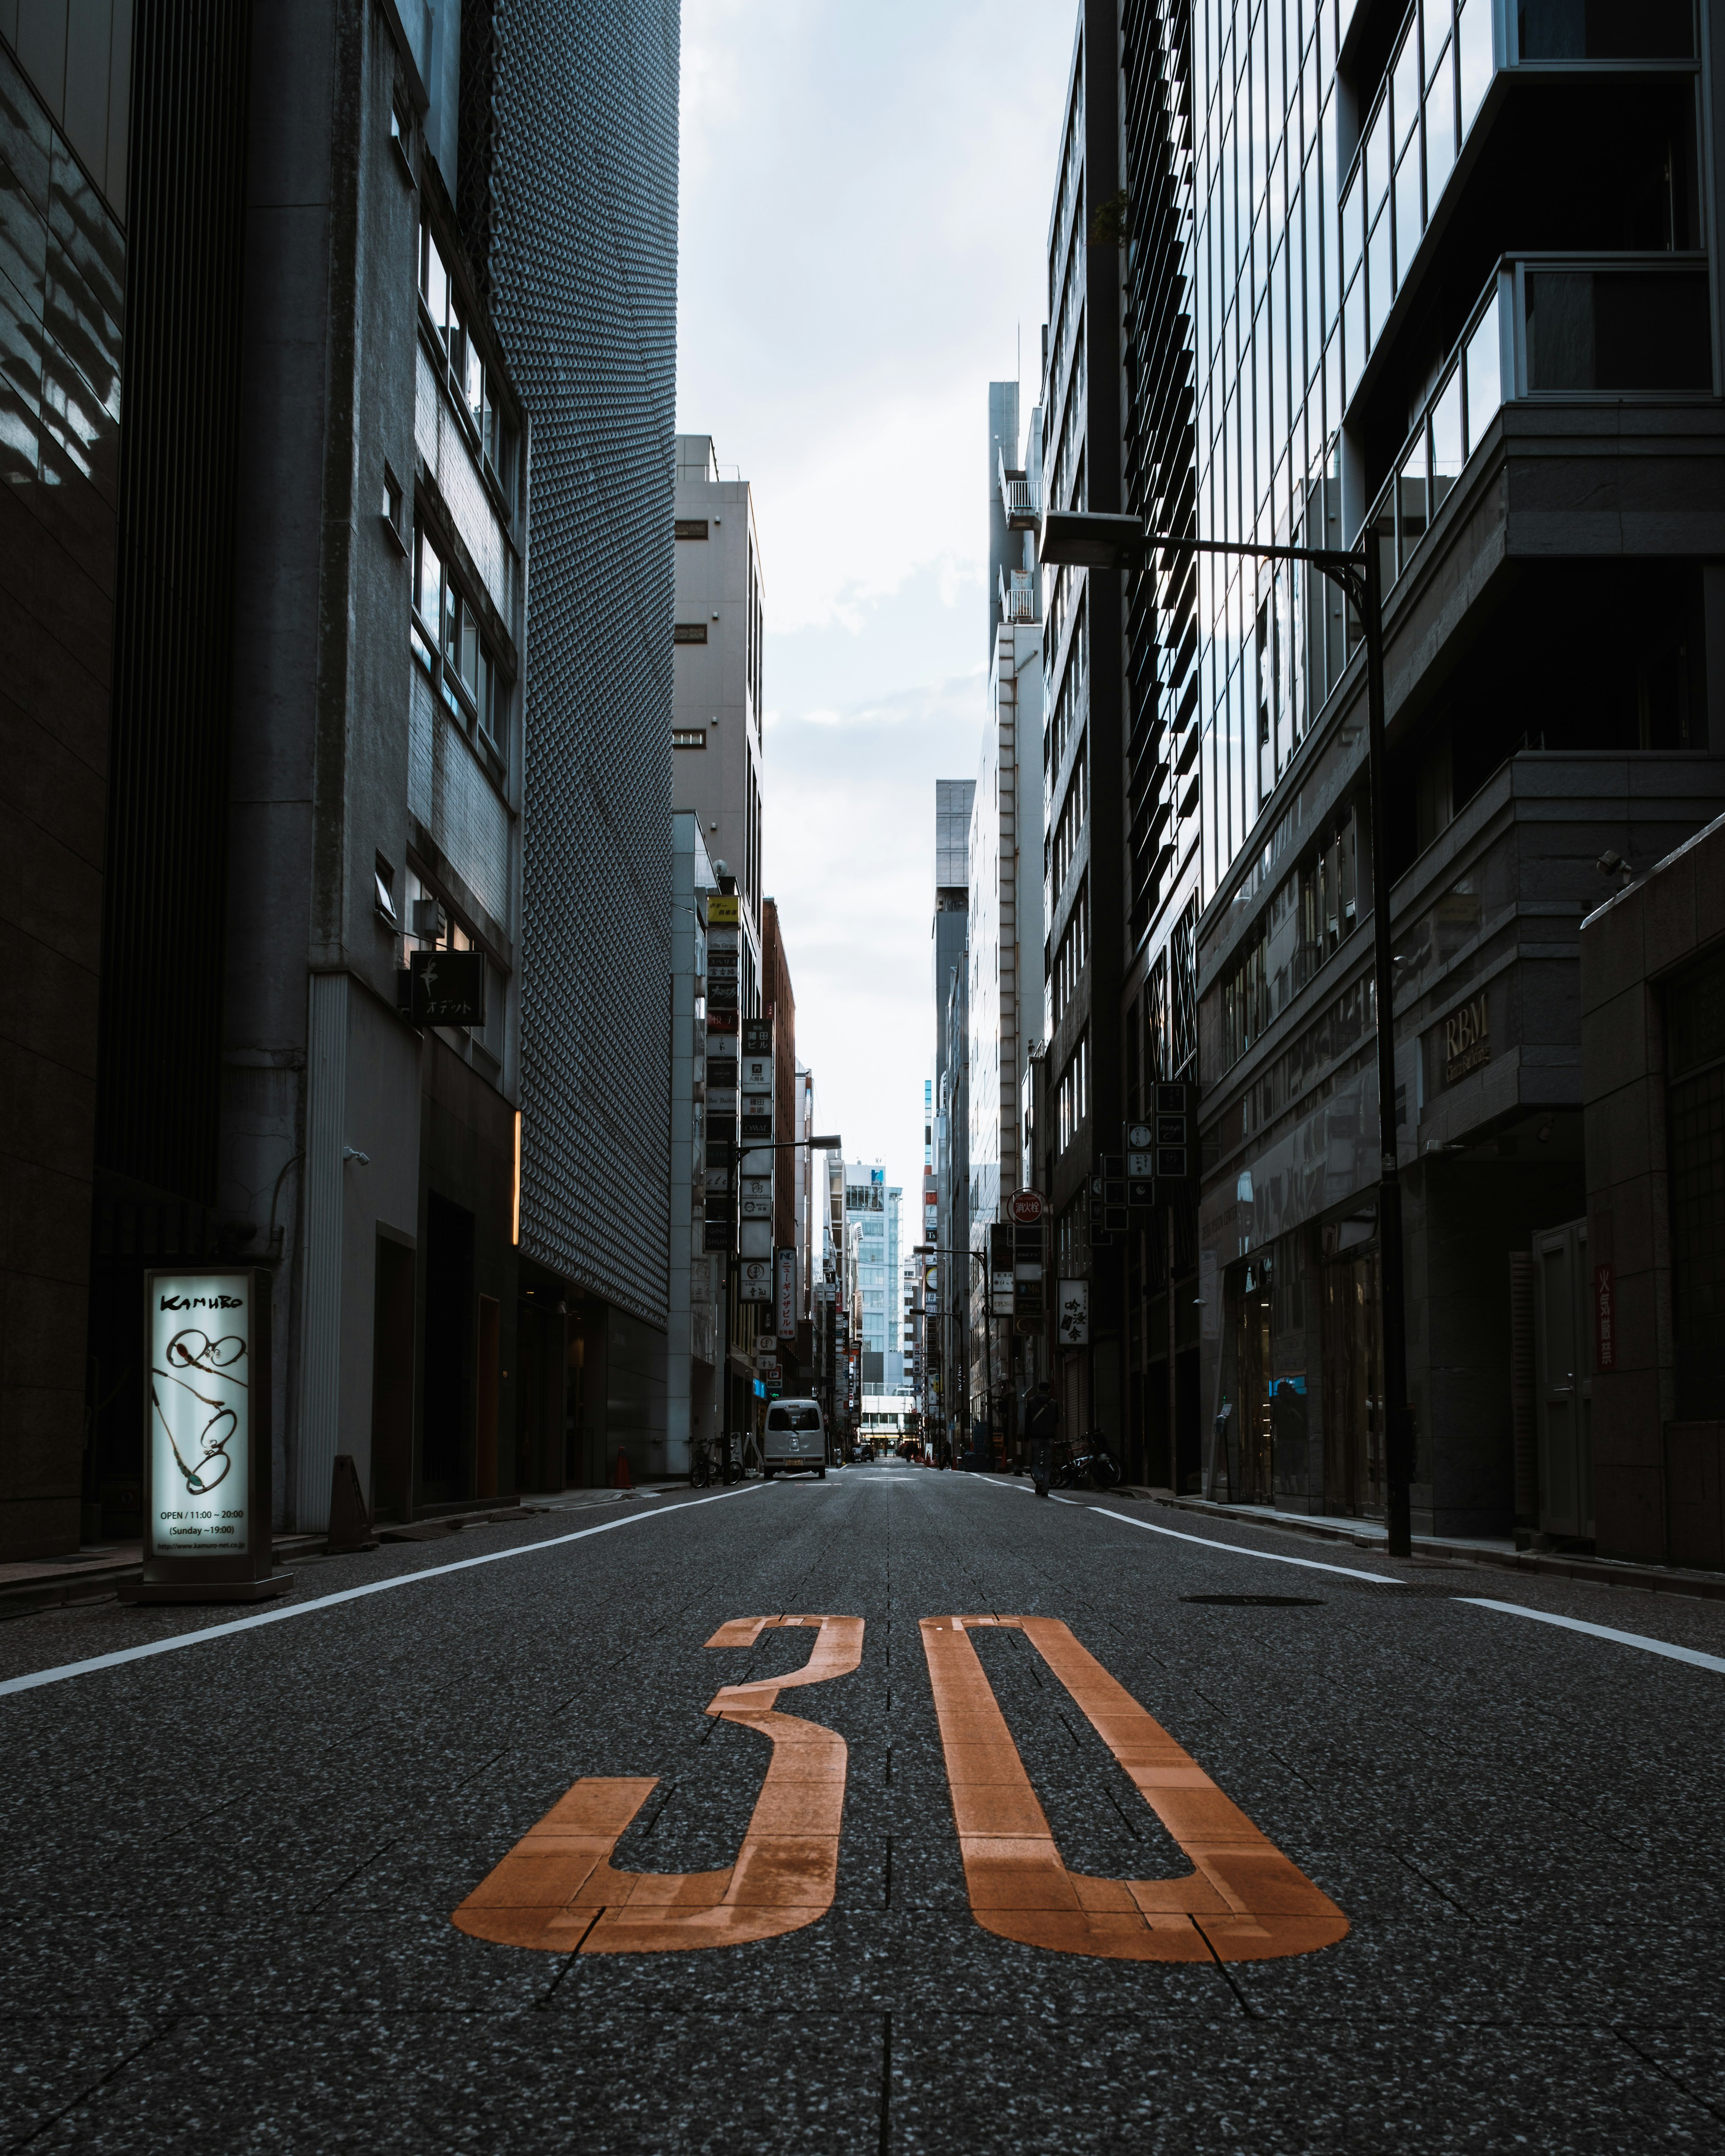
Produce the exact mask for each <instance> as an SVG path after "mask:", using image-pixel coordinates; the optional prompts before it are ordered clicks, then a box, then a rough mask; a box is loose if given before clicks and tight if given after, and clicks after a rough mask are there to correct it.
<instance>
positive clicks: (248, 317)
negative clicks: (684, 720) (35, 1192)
mask: <svg viewBox="0 0 1725 2156" xmlns="http://www.w3.org/2000/svg"><path fill="white" fill-rule="evenodd" d="M410 13H411V20H410V21H409V22H408V23H405V24H404V23H403V18H402V16H401V14H400V13H398V11H397V10H396V9H395V8H393V6H388V5H383V4H381V3H377V4H369V5H367V6H363V7H362V8H359V9H358V10H357V12H356V13H355V14H354V16H353V19H352V24H351V25H349V24H346V23H345V22H344V23H343V24H337V23H335V22H333V20H332V21H331V22H330V23H324V24H322V25H321V27H319V26H314V27H313V28H311V29H309V30H308V28H306V25H305V23H302V22H301V21H300V19H299V18H297V17H296V18H293V19H292V21H288V20H286V19H283V20H280V21H278V20H277V19H276V18H275V17H273V16H269V15H268V14H267V13H266V14H255V15H246V16H244V17H243V18H242V23H243V28H238V29H236V28H234V27H233V26H232V25H227V24H226V18H223V34H222V35H221V36H217V35H216V34H215V33H214V32H213V30H212V29H211V28H210V26H209V25H208V24H205V23H203V22H202V19H201V18H200V16H199V15H198V12H197V11H195V10H194V11H192V12H191V13H187V11H183V10H182V11H179V12H178V13H176V11H173V10H170V9H156V8H151V9H146V10H141V11H140V13H139V15H138V18H137V20H138V24H139V38H138V41H137V46H136V55H135V65H134V70H133V74H134V81H133V125H132V127H131V138H132V141H133V143H134V146H135V147H136V146H141V144H142V143H143V142H144V141H145V140H146V138H147V139H149V140H151V141H158V138H159V145H160V146H158V148H157V150H156V151H153V152H152V154H151V156H150V157H148V158H146V157H142V156H141V155H136V156H135V157H134V159H133V165H132V169H133V171H134V172H135V173H136V175H137V181H136V185H135V186H134V188H133V193H134V197H135V208H136V209H137V211H138V215H139V219H140V223H139V226H138V230H139V232H140V233H142V232H144V231H145V229H146V225H145V223H144V221H143V220H144V219H145V217H146V209H145V205H146V203H147V205H148V209H147V216H148V218H151V219H153V220H154V223H153V224H151V225H150V226H149V229H150V230H151V231H153V232H154V233H155V234H156V235H157V236H156V238H155V239H153V240H151V243H150V246H149V250H148V252H147V254H143V253H141V254H140V255H139V257H138V259H139V260H140V261H143V260H145V259H148V261H149V262H150V264H151V273H150V275H148V276H145V275H137V276H135V277H132V278H131V279H130V280H128V299H127V333H126V349H127V352H128V353H129V354H130V355H131V357H130V358H129V361H128V365H129V366H131V368H132V370H133V373H134V376H135V388H136V393H135V394H134V393H133V392H132V390H131V389H130V388H129V389H128V393H127V395H126V399H125V403H124V414H123V418H122V420H121V442H120V452H121V454H120V483H119V512H118V521H119V529H120V542H119V549H118V567H117V584H116V589H117V591H118V593H119V595H120V596H119V599H118V603H117V605H118V620H119V623H120V627H119V629H118V630H117V631H116V669H115V674H114V684H113V697H112V707H111V709H112V729H113V741H112V749H111V758H112V767H113V771H114V774H115V784H114V788H113V792H112V795H111V797H110V803H109V811H108V815H107V819H106V833H105V864H104V868H105V887H106V897H105V910H106V928H105V944H104V956H103V962H102V991H101V995H102V1019H101V1034H100V1041H101V1045H100V1056H99V1065H98V1070H97V1073H96V1096H97V1104H98V1106H97V1127H98V1138H97V1144H96V1149H95V1206H94V1220H93V1228H92V1234H91V1291H90V1347H89V1353H90V1364H89V1367H90V1369H91V1370H92V1372H94V1371H95V1369H96V1368H97V1367H98V1366H100V1371H101V1373H102V1374H101V1375H100V1380H99V1382H95V1383H94V1384H93V1387H92V1391H91V1396H90V1441H89V1444H88V1445H87V1447H86V1448H85V1455H84V1456H85V1491H84V1494H85V1505H86V1512H85V1524H86V1526H88V1527H90V1528H91V1529H92V1530H95V1531H100V1532H103V1533H105V1534H106V1535H109V1536H113V1535H116V1534H120V1533H122V1532H135V1531H136V1524H137V1519H138V1510H139V1506H140V1502H141V1491H140V1481H139V1477H140V1458H141V1445H140V1441H139V1440H140V1436H141V1431H142V1430H143V1427H144V1423H143V1413H144V1406H145V1398H146V1379H145V1372H144V1369H143V1367H142V1364H141V1360H140V1358H139V1356H138V1353H137V1341H138V1326H137V1312H138V1307H139V1299H140V1295H141V1275H142V1272H143V1270H144V1269H145V1268H146V1267H147V1266H149V1265H155V1264H162V1263H173V1264H185V1263H188V1262H197V1263H199V1264H201V1265H209V1264H212V1263H220V1264H224V1265H245V1266H255V1267H258V1268H259V1269H261V1270H263V1271H264V1273H265V1274H266V1275H267V1276H268V1277H269V1279H270V1282H271V1293H272V1300H273V1306H274V1307H273V1312H272V1316H273V1326H272V1331H273V1341H274V1359H273V1369H272V1376H273V1397H272V1401H271V1409H272V1426H273V1430H274V1432H275V1476H274V1483H275V1487H274V1502H275V1525H276V1526H277V1527H300V1528H312V1529H315V1528H316V1527H320V1526H321V1525H322V1524H323V1522H325V1520H326V1517H327V1507H328V1505H329V1501H330V1493H331V1470H332V1463H333V1460H334V1459H335V1457H336V1455H337V1454H340V1453H345V1454H347V1455H351V1456H352V1459H353V1460H354V1461H355V1464H356V1466H357V1471H358V1473H359V1476H360V1481H361V1486H362V1492H363V1494H364V1495H365V1496H366V1497H367V1500H368V1501H369V1502H370V1503H371V1504H372V1507H374V1509H375V1510H376V1512H377V1513H378V1514H379V1515H381V1516H384V1517H388V1516H392V1515H393V1516H394V1517H413V1516H414V1515H417V1514H418V1513H421V1512H435V1511H437V1510H439V1509H440V1508H442V1509H453V1508H455V1507H459V1506H461V1505H463V1504H466V1503H470V1502H471V1501H475V1499H477V1500H485V1499H487V1498H490V1497H491V1496H501V1495H504V1494H506V1493H508V1492H510V1491H517V1490H520V1489H522V1488H526V1487H545V1486H552V1487H561V1486H563V1484H564V1483H565V1482H566V1481H595V1480H599V1479H603V1477H604V1476H606V1475H607V1474H608V1471H609V1467H610V1463H611V1461H612V1460H614V1456H615V1454H616V1452H617V1450H619V1449H624V1450H627V1451H628V1452H629V1455H630V1456H631V1457H632V1458H633V1459H634V1460H635V1462H636V1466H637V1471H638V1472H640V1471H644V1470H645V1468H646V1466H647V1464H648V1460H649V1448H650V1446H651V1445H653V1444H654V1443H655V1442H658V1443H660V1444H661V1445H662V1441H663V1431H664V1418H665V1334H664V1327H665V1317H666V1282H667V1255H668V1218H667V1192H668V1188H669V1143H670V1077H669V1053H670V1039H669V1031H668V1028H667V1025H666V1022H665V1019H666V1012H667V1009H668V1007H669V996H668V993H667V994H663V995H660V996H646V995H643V994H642V993H639V983H641V982H642V981H643V980H651V979H657V980H659V981H660V982H662V983H665V984H666V987H667V988H668V984H669V979H670V922H671V913H670V875H671V859H672V855H671V844H670V836H671V834H670V764H671V758H670V745H669V741H668V735H669V731H670V716H671V701H670V684H671V669H672V653H671V648H670V624H671V613H672V608H671V581H672V580H671V567H672V545H673V542H672V539H671V534H670V526H671V514H670V512H671V502H670V492H671V485H670V462H671V441H672V428H671V415H670V373H671V368H670V356H671V348H672V346H671V339H672V311H671V295H672V264H673V261H674V251H675V207H676V163H675V160H676V72H677V46H676V30H675V13H674V11H667V10H665V9H660V8H648V9H634V10H629V11H624V10H622V9H613V10H610V11H608V12H606V13H605V14H604V16H603V21H602V22H600V23H598V24H597V25H589V28H590V29H591V30H592V31H593V34H591V35H589V36H588V37H587V38H585V39H584V40H583V44H582V45H581V47H580V49H577V46H576V43H575V40H574V39H573V38H572V37H570V36H568V35H567V34H565V33H566V32H567V23H566V22H565V21H564V19H563V14H562V10H560V9H557V8H550V7H545V8H535V9H530V10H527V11H524V12H512V13H510V14H509V15H508V16H507V17H506V18H500V19H499V21H498V23H496V24H495V26H494V27H495V34H494V35H487V34H482V30H483V28H484V25H483V23H482V21H481V18H480V13H479V12H478V11H477V10H476V9H474V8H468V9H467V10H465V13H464V11H463V9H462V8H461V7H460V6H459V4H457V0H434V4H432V5H429V6H426V7H423V8H418V9H417V10H414V11H410ZM212 20H213V18H212ZM3 27H4V26H3V23H0V29H3ZM78 43H79V40H78V38H77V37H76V36H75V35H74V37H73V38H72V40H71V44H73V45H76V44H78ZM338 81H339V82H340V83H341V85H343V88H344V90H345V91H346V92H347V93H349V94H347V95H336V91H335V89H334V87H333V85H336V83H337V82H338ZM146 110H148V111H149V112H150V113H151V114H154V115H158V116H157V119H156V120H154V121H152V123H151V126H150V127H146V128H141V127H140V126H139V125H138V120H139V115H141V114H143V113H145V112H146ZM577 141H580V142H582V143H585V144H588V145H589V146H603V145H609V146H611V148H612V149H613V150H614V152H615V155H614V157H611V158H609V159H608V160H606V159H603V158H601V159H599V160H598V162H603V163H604V164H605V169H606V172H607V182H606V187H605V191H604V193H603V198H601V197H600V196H598V195H596V194H595V193H594V192H593V187H592V184H591V182H590V180H589V179H588V177H585V175H587V174H588V173H589V172H591V171H592V170H593V168H594V162H595V161H594V160H593V158H588V159H587V160H586V161H585V162H582V163H581V164H580V167H579V169H578V170H577V169H575V168H574V167H572V166H571V165H570V163H569V158H570V155H571V145H572V144H573V143H575V142H577ZM140 244H142V243H140ZM92 259H94V257H93V258H92ZM619 263H623V264H626V265H627V274H626V275H619V267H618V265H619ZM614 302H615V304H614ZM188 324H190V325H192V326H193V327H194V328H195V330H196V332H197V333H196V334H195V335H193V336H191V338H190V341H189V344H188V341H187V326H188ZM361 330H362V331H363V335H362V336H361V335H360V331H361ZM188 351H190V352H192V353H193V354H194V355H195V358H194V361H193V362H192V363H189V364H188V363H187V359H186V354H187V352H188ZM506 355H507V357H506ZM596 384H599V385H603V393H602V394H600V395H598V397H597V398H593V399H592V401H591V403H589V402H588V401H585V400H588V399H589V398H590V395H591V392H592V390H593V386H594V385H596ZM170 441H171V442H172V444H174V448H173V451H172V454H169V453H168V452H167V451H166V450H164V449H162V444H163V443H165V442H170ZM530 465H531V472H532V475H533V476H532V481H531V493H532V499H533V505H534V515H535V517H536V522H537V527H538V529H539V530H540V531H542V533H543V534H544V535H545V536H546V541H547V550H546V553H545V555H544V556H543V557H542V560H541V564H540V566H541V567H542V572H543V573H542V574H541V575H539V576H537V577H536V578H535V579H534V582H533V586H532V590H533V605H532V609H531V613H529V612H528V610H527V608H526V590H527V579H526V547H527V503H528V493H529V480H528V473H529V468H530ZM599 470H603V472H604V474H605V475H606V476H605V480H604V485H603V490H602V489H601V487H600V485H599V484H598V480H597V479H596V477H595V474H596V473H597V472H598V471H599ZM655 621H657V622H658V623H660V624H661V626H662V632H663V633H662V635H659V634H655V633H654V632H653V631H652V629H651V627H650V624H652V623H654V622H655ZM575 773H578V774H579V783H578V784H572V783H571V779H572V774H575ZM187 832H193V833H197V834H198V838H197V839H196V841H195V843H194V842H193V841H190V840H187V839H186V837H185V836H184V834H186V833H187ZM526 894H531V903H529V902H527V900H526ZM169 950H172V952H174V954H175V963H174V964H173V966H172V967H171V968H167V969H166V970H164V968H163V965H162V957H161V954H162V952H165V951H169ZM572 954H573V955H572ZM434 980H435V982H437V983H440V984H441V986H440V987H439V988H437V990H436V992H435V993H436V997H437V1000H436V1001H435V1002H433V1001H431V1000H430V998H431V997H432V994H433V988H432V985H431V984H432V983H433V981H434ZM613 1056H615V1058H616V1059H617V1060H616V1062H615V1064H613V1062H612V1060H611V1059H612V1057H613ZM596 1059H598V1060H596Z"/></svg>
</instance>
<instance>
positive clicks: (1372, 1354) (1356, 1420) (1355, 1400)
mask: <svg viewBox="0 0 1725 2156" xmlns="http://www.w3.org/2000/svg"><path fill="white" fill-rule="evenodd" d="M1323 1296H1324V1301H1323V1317H1322V1327H1323V1330H1322V1349H1323V1401H1324V1510H1325V1511H1326V1512H1343V1513H1348V1514H1350V1515H1352V1516H1353V1517H1355V1518H1362V1517H1381V1516H1382V1514H1383V1512H1384V1378H1383V1360H1382V1351H1381V1347H1380V1345H1379V1333H1378V1308H1379V1305H1378V1253H1377V1251H1376V1250H1375V1249H1373V1250H1368V1251H1364V1252H1353V1253H1349V1254H1348V1255H1343V1256H1341V1257H1336V1258H1331V1259H1328V1260H1326V1262H1325V1265H1324V1268H1323Z"/></svg>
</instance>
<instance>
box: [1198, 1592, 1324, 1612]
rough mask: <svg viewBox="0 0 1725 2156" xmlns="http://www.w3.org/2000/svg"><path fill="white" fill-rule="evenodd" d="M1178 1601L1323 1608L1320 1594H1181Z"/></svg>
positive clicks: (1241, 1606)
mask: <svg viewBox="0 0 1725 2156" xmlns="http://www.w3.org/2000/svg"><path fill="white" fill-rule="evenodd" d="M1180 1599H1181V1601H1183V1602H1203V1603H1207V1604H1209V1606H1210V1607H1211V1608H1213V1609H1217V1608H1226V1609H1322V1608H1323V1606H1324V1599H1323V1597H1322V1595H1321V1594H1183V1595H1182V1596H1181V1597H1180Z"/></svg>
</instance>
